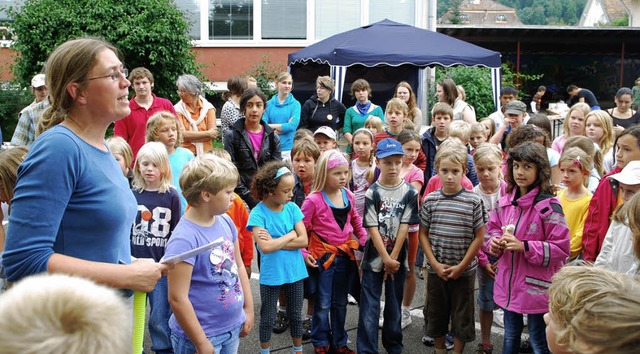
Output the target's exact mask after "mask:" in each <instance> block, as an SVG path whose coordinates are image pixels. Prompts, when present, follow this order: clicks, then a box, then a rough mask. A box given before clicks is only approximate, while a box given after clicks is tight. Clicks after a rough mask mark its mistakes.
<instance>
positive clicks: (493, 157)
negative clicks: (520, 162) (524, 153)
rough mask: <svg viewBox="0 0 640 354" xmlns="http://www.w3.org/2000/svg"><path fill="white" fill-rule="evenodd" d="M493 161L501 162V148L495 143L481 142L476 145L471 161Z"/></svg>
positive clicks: (476, 162) (499, 163)
mask: <svg viewBox="0 0 640 354" xmlns="http://www.w3.org/2000/svg"><path fill="white" fill-rule="evenodd" d="M484 161H487V162H493V163H496V164H498V165H501V164H502V150H501V149H500V148H499V147H498V145H496V144H490V143H482V144H480V145H478V147H477V148H476V150H475V152H474V153H473V162H474V163H475V164H476V165H477V164H478V163H480V162H484Z"/></svg>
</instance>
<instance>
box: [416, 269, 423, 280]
mask: <svg viewBox="0 0 640 354" xmlns="http://www.w3.org/2000/svg"><path fill="white" fill-rule="evenodd" d="M416 268H418V267H416ZM418 278H420V279H422V280H424V268H418Z"/></svg>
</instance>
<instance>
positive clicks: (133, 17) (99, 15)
mask: <svg viewBox="0 0 640 354" xmlns="http://www.w3.org/2000/svg"><path fill="white" fill-rule="evenodd" d="M8 14H9V17H10V18H11V20H12V23H11V27H13V29H14V33H16V34H17V39H16V40H15V42H14V44H13V46H12V49H13V50H15V51H16V54H17V56H16V59H15V65H13V67H12V70H13V73H14V76H15V78H16V82H17V83H18V84H20V85H22V86H26V85H28V83H29V80H30V79H31V77H32V76H33V75H34V74H36V73H38V72H40V71H41V69H42V67H43V66H44V64H45V61H46V59H47V57H48V55H49V54H50V53H51V52H52V51H53V49H54V48H56V47H57V46H58V45H60V44H62V43H63V42H65V41H67V40H69V39H72V38H77V37H81V36H97V37H102V38H104V39H106V40H107V41H109V42H111V43H113V44H114V45H115V46H116V47H118V49H119V50H120V51H122V54H123V56H124V63H125V65H126V67H127V68H129V69H133V68H135V67H139V66H144V67H146V68H147V69H149V70H150V71H151V72H152V73H153V76H154V79H155V89H154V91H155V92H156V93H157V94H158V95H159V96H163V97H167V98H169V99H171V100H173V101H177V94H176V93H175V84H174V83H175V80H176V78H177V77H178V76H179V75H181V74H185V73H189V74H194V75H197V76H201V75H200V67H199V66H198V65H197V64H196V61H195V55H194V53H193V52H192V50H191V38H190V37H189V23H187V22H186V20H185V16H184V14H183V13H182V12H181V11H180V10H179V9H178V8H177V7H176V4H175V3H174V2H173V1H172V0H121V1H111V0H31V1H26V2H24V4H23V5H22V6H21V7H20V8H18V9H16V8H9V9H8Z"/></svg>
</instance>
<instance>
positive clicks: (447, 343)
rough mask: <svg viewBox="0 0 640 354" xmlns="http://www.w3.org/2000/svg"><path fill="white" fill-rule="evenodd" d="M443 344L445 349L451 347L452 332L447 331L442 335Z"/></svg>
mask: <svg viewBox="0 0 640 354" xmlns="http://www.w3.org/2000/svg"><path fill="white" fill-rule="evenodd" d="M444 345H445V348H447V350H451V349H453V334H451V332H449V333H447V335H446V336H445V337H444Z"/></svg>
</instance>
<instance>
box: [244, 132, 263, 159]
mask: <svg viewBox="0 0 640 354" xmlns="http://www.w3.org/2000/svg"><path fill="white" fill-rule="evenodd" d="M247 135H248V136H249V140H251V146H253V158H254V159H256V161H258V156H260V150H261V149H262V137H263V136H264V128H262V127H260V131H259V132H257V133H252V132H250V131H248V130H247Z"/></svg>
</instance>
